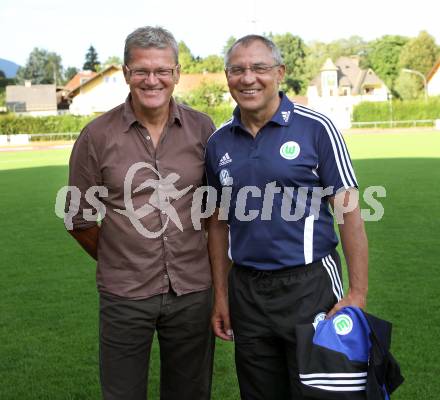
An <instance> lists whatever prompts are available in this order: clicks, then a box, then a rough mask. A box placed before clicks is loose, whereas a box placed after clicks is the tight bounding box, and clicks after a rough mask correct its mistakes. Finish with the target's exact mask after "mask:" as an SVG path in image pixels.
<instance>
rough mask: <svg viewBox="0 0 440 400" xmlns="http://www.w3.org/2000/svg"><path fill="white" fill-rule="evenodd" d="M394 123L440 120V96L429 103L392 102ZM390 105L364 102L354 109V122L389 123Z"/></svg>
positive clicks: (422, 101) (416, 101)
mask: <svg viewBox="0 0 440 400" xmlns="http://www.w3.org/2000/svg"><path fill="white" fill-rule="evenodd" d="M392 112H393V118H392V119H393V121H408V120H422V119H440V96H437V97H430V98H429V99H428V101H427V102H425V100H423V99H419V100H406V101H400V100H394V101H393V102H392ZM390 119H391V108H390V103H389V102H387V101H383V102H369V101H368V102H367V101H365V102H362V103H359V104H358V105H357V106H355V107H354V109H353V122H370V121H389V120H390Z"/></svg>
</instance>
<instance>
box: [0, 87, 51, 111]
mask: <svg viewBox="0 0 440 400" xmlns="http://www.w3.org/2000/svg"><path fill="white" fill-rule="evenodd" d="M6 104H7V105H8V106H9V107H12V108H14V109H16V110H17V111H18V108H16V105H20V111H49V110H56V109H57V97H56V87H55V85H26V86H22V85H8V86H6Z"/></svg>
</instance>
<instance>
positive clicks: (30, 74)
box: [17, 47, 63, 84]
mask: <svg viewBox="0 0 440 400" xmlns="http://www.w3.org/2000/svg"><path fill="white" fill-rule="evenodd" d="M62 76H63V66H62V65H61V57H60V56H59V55H58V54H56V53H53V52H48V51H47V50H45V49H39V48H37V47H35V48H34V49H33V50H32V52H31V53H30V54H29V58H28V60H27V62H26V65H25V66H24V67H20V68H19V69H18V71H17V81H18V82H19V83H21V84H22V83H23V82H24V81H25V80H30V81H31V82H32V83H33V84H50V83H55V84H56V83H61V81H62Z"/></svg>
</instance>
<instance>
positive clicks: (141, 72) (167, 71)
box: [125, 64, 179, 81]
mask: <svg viewBox="0 0 440 400" xmlns="http://www.w3.org/2000/svg"><path fill="white" fill-rule="evenodd" d="M125 68H126V69H127V71H128V73H129V75H130V77H131V78H132V79H134V80H137V81H141V80H144V79H147V78H148V77H149V76H150V74H153V75H154V76H155V77H156V78H162V79H167V78H171V77H172V76H173V75H174V70H177V69H179V64H177V65H176V66H175V67H174V68H158V69H155V70H153V71H149V70H147V69H142V68H135V69H130V68H128V65H126V66H125Z"/></svg>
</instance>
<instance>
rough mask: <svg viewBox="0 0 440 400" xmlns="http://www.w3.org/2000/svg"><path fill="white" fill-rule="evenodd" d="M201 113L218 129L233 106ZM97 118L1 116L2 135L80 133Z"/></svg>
mask: <svg viewBox="0 0 440 400" xmlns="http://www.w3.org/2000/svg"><path fill="white" fill-rule="evenodd" d="M194 108H196V109H198V110H199V111H202V112H204V113H206V114H208V115H209V116H210V117H211V118H212V119H213V121H214V124H215V125H216V126H217V127H218V126H220V125H221V124H223V122H225V121H227V120H228V119H229V118H231V114H232V110H233V108H232V106H230V105H229V104H222V105H219V106H215V107H208V106H202V105H201V106H196V107H194ZM95 117H96V116H87V117H78V116H74V115H58V116H50V117H24V116H17V115H14V114H6V115H0V135H11V134H16V133H27V134H35V133H64V132H66V133H67V132H69V133H70V132H80V131H81V129H82V128H83V127H84V126H85V125H86V124H87V123H88V122H90V121H91V120H92V119H93V118H95Z"/></svg>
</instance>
